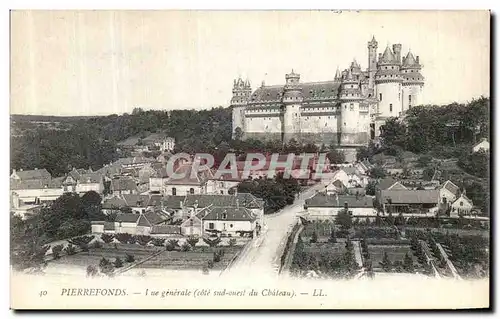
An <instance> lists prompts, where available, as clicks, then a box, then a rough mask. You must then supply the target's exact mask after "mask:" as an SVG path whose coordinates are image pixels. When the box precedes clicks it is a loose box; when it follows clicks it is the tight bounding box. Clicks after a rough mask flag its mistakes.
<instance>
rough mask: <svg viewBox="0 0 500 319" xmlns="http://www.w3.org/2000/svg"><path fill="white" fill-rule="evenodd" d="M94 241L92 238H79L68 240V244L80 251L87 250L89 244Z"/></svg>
mask: <svg viewBox="0 0 500 319" xmlns="http://www.w3.org/2000/svg"><path fill="white" fill-rule="evenodd" d="M92 239H94V236H80V237H75V238H72V239H68V243H70V244H72V245H75V246H78V247H79V248H80V249H81V250H82V251H88V250H89V243H90V242H91V241H92Z"/></svg>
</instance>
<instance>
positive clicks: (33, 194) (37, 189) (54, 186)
mask: <svg viewBox="0 0 500 319" xmlns="http://www.w3.org/2000/svg"><path fill="white" fill-rule="evenodd" d="M10 190H11V196H13V193H15V194H16V195H15V196H16V198H17V199H18V200H21V201H22V202H23V203H24V204H28V205H29V204H41V203H44V202H45V203H47V202H53V201H55V200H56V199H57V198H59V197H60V196H62V195H63V194H64V191H63V188H62V183H61V179H52V180H50V181H47V180H24V181H23V180H11V183H10Z"/></svg>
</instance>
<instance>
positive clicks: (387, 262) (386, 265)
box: [380, 252, 392, 271]
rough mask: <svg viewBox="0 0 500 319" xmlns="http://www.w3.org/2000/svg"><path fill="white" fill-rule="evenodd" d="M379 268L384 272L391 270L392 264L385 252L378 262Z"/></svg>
mask: <svg viewBox="0 0 500 319" xmlns="http://www.w3.org/2000/svg"><path fill="white" fill-rule="evenodd" d="M380 266H382V269H384V271H390V270H391V268H392V263H391V260H390V259H389V255H388V254H387V252H384V257H383V258H382V261H381V262H380Z"/></svg>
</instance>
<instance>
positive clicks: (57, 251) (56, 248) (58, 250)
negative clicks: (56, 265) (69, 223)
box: [52, 245, 63, 259]
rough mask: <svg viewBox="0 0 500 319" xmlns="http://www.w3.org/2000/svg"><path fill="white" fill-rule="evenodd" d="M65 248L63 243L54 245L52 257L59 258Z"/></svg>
mask: <svg viewBox="0 0 500 319" xmlns="http://www.w3.org/2000/svg"><path fill="white" fill-rule="evenodd" d="M62 250H63V245H55V246H54V247H52V257H53V258H54V259H59V257H61V251H62Z"/></svg>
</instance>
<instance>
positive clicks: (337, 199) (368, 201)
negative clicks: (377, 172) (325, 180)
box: [306, 193, 373, 208]
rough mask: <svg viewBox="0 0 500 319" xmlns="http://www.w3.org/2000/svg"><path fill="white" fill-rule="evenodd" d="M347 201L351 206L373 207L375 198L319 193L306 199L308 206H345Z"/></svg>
mask: <svg viewBox="0 0 500 319" xmlns="http://www.w3.org/2000/svg"><path fill="white" fill-rule="evenodd" d="M346 203H347V205H348V207H350V208H372V207H373V198H372V197H369V196H358V197H356V196H350V195H325V194H322V193H318V194H316V195H315V196H314V197H312V198H309V199H306V205H307V206H308V207H344V206H345V204H346Z"/></svg>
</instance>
